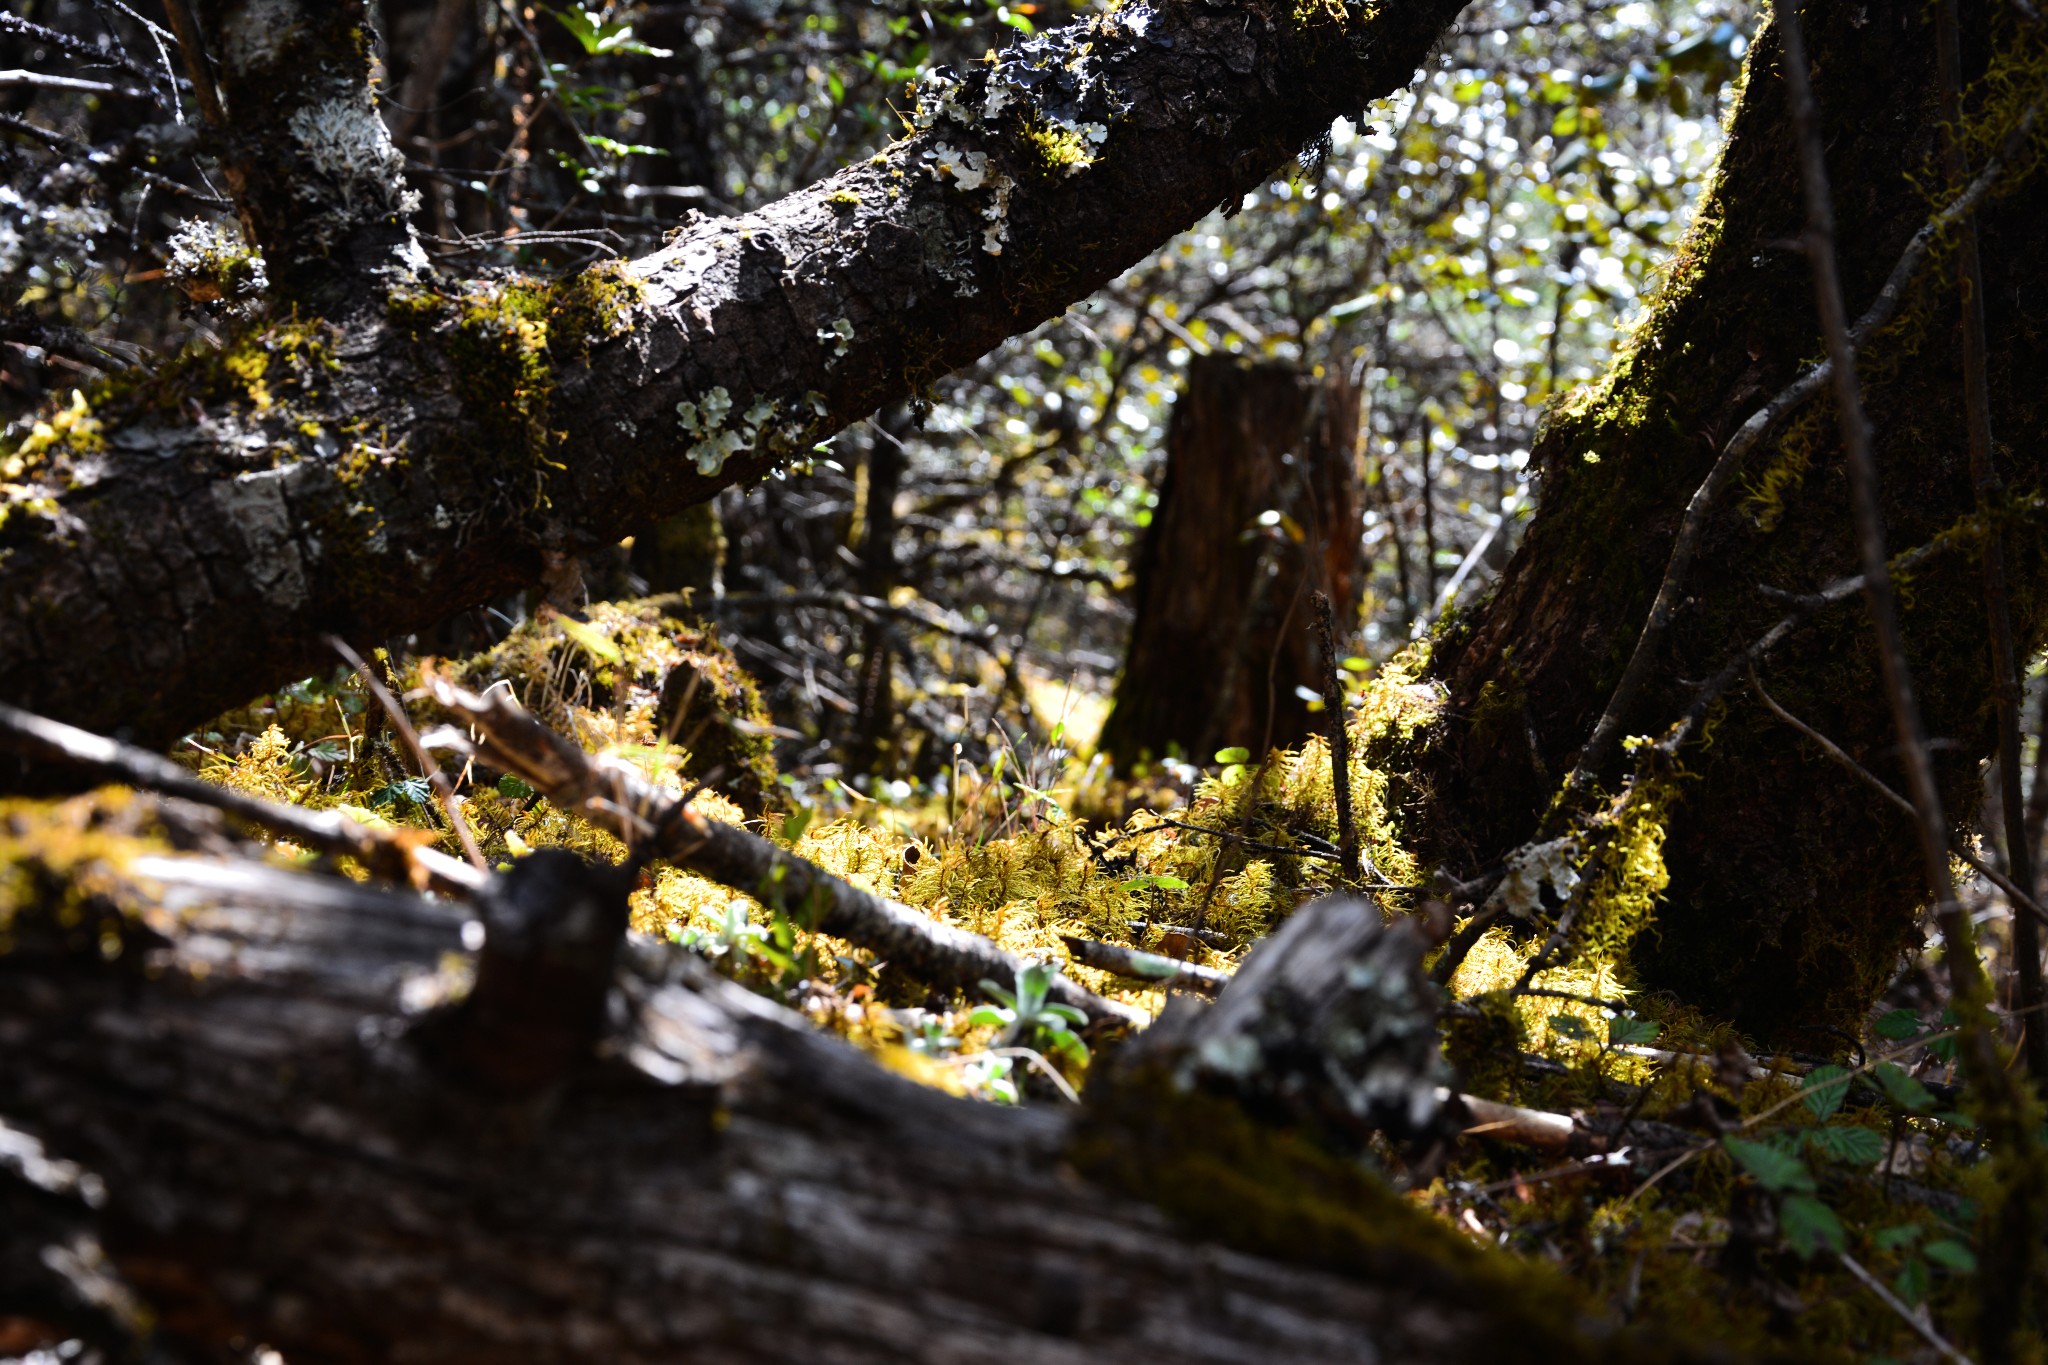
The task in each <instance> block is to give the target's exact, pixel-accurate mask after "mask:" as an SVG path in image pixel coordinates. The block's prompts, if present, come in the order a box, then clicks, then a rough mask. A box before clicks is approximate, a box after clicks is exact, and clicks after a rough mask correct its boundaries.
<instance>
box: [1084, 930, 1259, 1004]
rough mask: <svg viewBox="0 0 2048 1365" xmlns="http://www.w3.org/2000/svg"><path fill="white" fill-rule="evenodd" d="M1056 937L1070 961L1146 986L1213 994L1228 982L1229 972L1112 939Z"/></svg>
mask: <svg viewBox="0 0 2048 1365" xmlns="http://www.w3.org/2000/svg"><path fill="white" fill-rule="evenodd" d="M1060 941H1061V942H1062V943H1064V944H1066V945H1067V951H1068V952H1069V953H1071V954H1073V958H1074V961H1076V962H1078V963H1080V964H1081V965H1082V966H1084V967H1094V968H1096V969H1097V970H1098V971H1105V972H1109V973H1111V974H1112V975H1114V976H1121V977H1126V978H1128V979H1130V980H1132V981H1142V982H1144V983H1145V984H1146V985H1148V986H1163V987H1165V988H1166V989H1167V990H1176V989H1178V990H1189V991H1194V992H1195V993H1196V994H1198V995H1215V994H1217V993H1218V992H1220V991H1221V990H1222V989H1223V988H1224V986H1226V985H1228V984H1229V982H1230V973H1229V972H1222V971H1218V970H1216V968H1214V967H1203V966H1200V965H1198V964H1196V963H1193V962H1183V961H1181V960H1180V959H1179V958H1174V957H1166V956H1163V955H1162V954H1159V953H1147V952H1142V951H1140V950H1138V949H1136V948H1126V947H1124V946H1122V945H1121V944H1116V943H1099V942H1097V941H1095V940H1094V939H1086V938H1075V937H1073V936H1072V935H1069V934H1062V935H1060Z"/></svg>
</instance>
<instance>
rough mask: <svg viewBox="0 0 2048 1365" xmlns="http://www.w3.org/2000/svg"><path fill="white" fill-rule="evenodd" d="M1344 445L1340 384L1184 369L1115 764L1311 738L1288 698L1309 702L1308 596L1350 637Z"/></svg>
mask: <svg viewBox="0 0 2048 1365" xmlns="http://www.w3.org/2000/svg"><path fill="white" fill-rule="evenodd" d="M1357 436H1358V401H1357V395H1356V392H1355V391H1354V390H1353V389H1352V388H1351V386H1350V385H1349V384H1348V383H1347V382H1346V381H1345V380H1344V378H1343V377H1342V376H1341V375H1338V376H1333V377H1332V378H1330V379H1328V380H1326V381H1322V382H1317V381H1312V380H1310V379H1308V378H1306V377H1305V376H1304V375H1302V374H1301V372H1300V371H1299V370H1298V369H1296V368H1295V367H1293V366H1291V365H1285V364H1264V363H1262V364H1251V365H1247V364H1244V363H1243V362H1241V361H1239V360H1236V359H1235V358H1233V357H1229V356H1204V357H1200V358H1197V359H1196V360H1194V361H1193V362H1192V363H1191V364H1190V365H1189V367H1188V380H1187V391H1186V392H1185V393H1184V394H1182V396H1181V398H1180V401H1179V403H1178V404H1177V405H1176V407H1175V408H1174V413H1173V422H1172V425H1171V427H1170V428H1169V430H1168V433H1167V446H1166V476H1165V479H1164V480H1163V481H1162V483H1161V485H1160V490H1159V504H1158V506H1157V507H1156V508H1155V509H1154V511H1153V513H1152V524H1151V525H1150V526H1149V527H1148V528H1147V529H1146V532H1145V539H1144V542H1143V544H1142V545H1141V546H1140V548H1139V553H1138V564H1137V573H1136V579H1137V584H1136V593H1135V595H1136V598H1137V614H1136V619H1135V620H1134V621H1133V623H1132V626H1131V642H1130V647H1129V649H1128V650H1127V651H1126V654H1125V662H1124V672H1123V676H1122V678H1121V679H1119V681H1118V683H1117V689H1116V699H1115V706H1114V709H1113V710H1112V711H1111V712H1110V715H1109V719H1108V720H1107V722H1105V724H1104V726H1103V731H1102V741H1101V747H1102V750H1103V752H1105V753H1107V754H1109V755H1111V756H1112V757H1113V758H1115V759H1116V760H1117V762H1118V763H1119V764H1122V765H1124V766H1126V767H1128V766H1129V765H1130V764H1133V763H1136V762H1138V761H1140V760H1141V759H1142V758H1143V757H1145V756H1146V755H1150V756H1152V757H1161V756H1164V755H1165V754H1166V753H1167V751H1168V749H1169V748H1178V749H1180V750H1181V751H1182V752H1184V753H1189V754H1193V755H1195V756H1196V757H1197V759H1198V760H1206V759H1207V758H1208V756H1209V754H1210V753H1212V752H1214V751H1215V750H1216V749H1217V748H1218V747H1219V746H1223V745H1242V746H1247V747H1252V748H1255V749H1257V751H1258V752H1260V753H1263V752H1264V751H1265V746H1267V745H1273V744H1279V745H1289V744H1296V743H1299V742H1300V741H1301V740H1302V739H1304V738H1306V737H1307V736H1308V735H1309V734H1310V733H1311V731H1312V730H1313V729H1314V725H1313V718H1312V717H1311V715H1310V713H1309V710H1308V707H1307V704H1306V702H1305V701H1304V699H1303V697H1302V695H1301V694H1300V692H1299V691H1298V690H1297V689H1301V688H1307V689H1309V690H1310V692H1311V693H1313V694H1314V695H1321V692H1322V662H1321V655H1320V653H1319V651H1318V650H1317V649H1316V648H1315V647H1314V645H1313V642H1312V640H1311V638H1310V632H1309V629H1308V627H1309V625H1310V624H1311V614H1310V611H1309V599H1308V594H1309V593H1310V591H1311V590H1313V589H1316V588H1321V589H1322V590H1324V591H1325V592H1327V593H1329V595H1330V597H1331V598H1332V600H1333V601H1335V602H1336V603H1337V607H1338V619H1339V621H1340V622H1341V623H1343V624H1344V625H1345V626H1347V627H1348V625H1349V623H1350V621H1351V618H1352V616H1353V615H1354V614H1355V613H1356V609H1357V605H1358V597H1359V593H1360V591H1361V589H1362V582H1361V579H1360V575H1359V572H1358V560H1359V553H1360V536H1361V534H1362V531H1363V523H1362V520H1361V517H1362V506H1361V490H1360V488H1359V480H1358V471H1357V451H1356V445H1357ZM1275 514H1277V517H1278V520H1277V521H1276V522H1274V523H1273V524H1267V523H1266V522H1264V521H1262V520H1261V518H1262V517H1265V516H1271V515H1275Z"/></svg>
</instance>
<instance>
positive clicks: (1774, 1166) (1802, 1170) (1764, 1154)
mask: <svg viewBox="0 0 2048 1365" xmlns="http://www.w3.org/2000/svg"><path fill="white" fill-rule="evenodd" d="M1721 1145H1722V1146H1723V1147H1724V1148H1726V1149H1727V1151H1728V1155H1729V1156H1731V1157H1734V1158H1735V1164H1736V1165H1738V1166H1740V1167H1741V1168H1742V1169H1743V1170H1745V1171H1747V1172H1748V1173H1749V1174H1750V1176H1751V1177H1752V1178H1753V1179H1754V1180H1755V1181H1756V1183H1757V1184H1759V1185H1761V1186H1763V1187H1764V1188H1765V1189H1767V1190H1791V1191H1796V1192H1800V1193H1807V1192H1811V1191H1812V1189H1813V1172H1811V1171H1809V1170H1807V1169H1806V1163H1805V1162H1803V1161H1801V1160H1800V1159H1799V1158H1798V1157H1796V1156H1793V1155H1792V1154H1791V1153H1790V1152H1785V1151H1780V1150H1779V1149H1778V1148H1776V1147H1773V1146H1771V1145H1770V1144H1769V1143H1764V1142H1751V1141H1750V1140H1748V1139H1747V1138H1738V1137H1728V1138H1722V1139H1721Z"/></svg>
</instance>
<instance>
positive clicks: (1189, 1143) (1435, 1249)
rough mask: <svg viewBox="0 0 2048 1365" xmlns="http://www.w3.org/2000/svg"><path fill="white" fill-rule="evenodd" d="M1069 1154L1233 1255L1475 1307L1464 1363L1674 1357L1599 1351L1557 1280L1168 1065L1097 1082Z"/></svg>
mask: <svg viewBox="0 0 2048 1365" xmlns="http://www.w3.org/2000/svg"><path fill="white" fill-rule="evenodd" d="M1068 1156H1069V1159H1070V1160H1071V1161H1072V1162H1073V1165H1074V1167H1075V1168H1076V1169H1077V1170H1079V1171H1080V1172H1081V1173H1082V1174H1084V1175H1087V1176H1089V1177H1090V1178H1092V1179H1095V1180H1099V1181H1101V1182H1102V1183H1104V1184H1106V1185H1109V1186H1111V1187H1113V1188H1116V1189H1118V1190H1121V1191H1123V1192H1124V1193H1127V1194H1130V1195H1133V1196H1136V1197H1137V1198H1140V1199H1144V1200H1146V1201H1147V1202H1149V1203H1152V1204H1155V1205H1157V1206H1158V1207H1160V1208H1161V1209H1163V1210H1165V1211H1166V1212H1167V1213H1168V1214H1169V1215H1170V1216H1172V1217H1173V1218H1174V1219H1175V1220H1176V1221H1178V1222H1180V1223H1181V1224H1183V1225H1184V1226H1185V1227H1187V1228H1189V1229H1191V1230H1194V1231H1196V1232H1198V1233H1199V1234H1200V1235H1201V1236H1203V1237H1205V1238H1213V1239H1215V1240H1217V1241H1220V1242H1223V1243H1224V1244H1225V1245H1228V1246H1230V1247H1233V1248H1235V1249H1236V1250H1239V1251H1244V1252H1249V1253H1251V1254H1253V1255H1259V1256H1269V1257H1272V1258H1273V1259H1275V1260H1279V1261H1284V1262H1289V1263H1292V1264H1295V1265H1302V1266H1308V1267H1310V1268H1313V1269H1317V1270H1326V1271H1335V1272H1337V1273H1339V1274H1346V1275H1353V1276H1357V1277H1359V1278H1361V1279H1364V1280H1367V1281H1369V1282H1371V1283H1372V1284H1373V1285H1375V1286H1376V1287H1378V1288H1380V1289H1381V1290H1383V1291H1385V1292H1388V1293H1389V1294H1390V1295H1398V1294H1406V1295H1412V1296H1417V1297H1422V1298H1428V1299H1437V1300H1440V1301H1441V1302H1443V1303H1444V1304H1445V1305H1446V1307H1447V1308H1448V1307H1450V1306H1451V1305H1453V1304H1454V1303H1469V1302H1472V1301H1475V1300H1478V1301H1484V1302H1485V1303H1486V1305H1487V1312H1486V1313H1485V1315H1484V1323H1483V1325H1480V1326H1478V1328H1477V1330H1479V1331H1482V1332H1484V1333H1486V1337H1487V1339H1486V1340H1484V1341H1479V1342H1470V1343H1461V1344H1460V1349H1458V1350H1457V1351H1456V1352H1455V1354H1456V1356H1457V1358H1459V1359H1474V1360H1478V1359H1486V1360H1499V1361H1503V1362H1506V1361H1555V1360H1595V1359H1599V1360H1609V1361H1622V1360H1636V1359H1640V1360H1646V1361H1647V1360H1651V1359H1669V1358H1670V1357H1669V1356H1667V1355H1660V1354H1657V1353H1656V1352H1655V1351H1654V1350H1653V1349H1651V1344H1650V1343H1648V1342H1644V1343H1642V1344H1641V1345H1640V1346H1636V1345H1632V1344H1631V1343H1629V1342H1627V1341H1626V1340H1621V1339H1614V1338H1609V1339H1608V1340H1605V1341H1602V1342H1599V1343H1597V1344H1596V1343H1595V1341H1594V1340H1593V1339H1592V1337H1591V1334H1590V1333H1589V1332H1588V1331H1587V1330H1586V1328H1585V1327H1583V1326H1582V1325H1581V1324H1582V1322H1584V1321H1586V1320H1588V1319H1590V1317H1591V1315H1590V1314H1589V1313H1588V1312H1587V1306H1586V1305H1585V1304H1584V1303H1583V1302H1582V1301H1581V1299H1580V1297H1579V1295H1578V1293H1577V1292H1576V1291H1575V1290H1574V1289H1573V1287H1572V1286H1571V1285H1570V1283H1568V1282H1567V1281H1566V1280H1564V1278H1563V1277H1562V1276H1559V1275H1557V1274H1555V1273H1554V1272H1552V1271H1550V1270H1549V1269H1548V1268H1547V1267H1544V1266H1542V1265H1540V1264H1537V1263H1534V1262H1530V1261H1523V1260H1518V1259H1514V1258H1510V1257H1508V1256H1504V1255H1500V1254H1497V1253H1494V1252H1491V1251H1489V1250H1486V1249H1482V1248H1481V1247H1478V1246H1475V1245H1474V1244H1473V1243H1472V1242H1470V1241H1469V1240H1467V1239H1466V1238H1465V1237H1463V1236H1462V1235H1460V1234H1459V1233H1458V1232H1457V1231H1455V1230H1454V1229H1453V1228H1452V1227H1451V1226H1450V1225H1449V1224H1448V1223H1445V1222H1440V1221H1438V1220H1436V1219H1434V1218H1431V1217H1429V1216H1428V1215H1427V1214H1426V1213H1425V1212H1423V1211H1422V1210H1420V1209H1418V1208H1416V1207H1415V1206H1414V1205H1412V1204H1411V1203H1410V1202H1409V1201H1408V1199H1407V1198H1406V1197H1405V1196H1403V1195H1402V1194H1400V1193H1399V1192H1397V1191H1396V1190H1394V1189H1393V1188H1392V1187H1391V1186H1390V1185H1388V1184H1387V1183H1386V1182H1385V1181H1383V1180H1381V1179H1380V1178H1378V1177H1377V1176H1375V1175H1374V1174H1373V1173H1372V1172H1371V1171H1369V1170H1367V1169H1366V1168H1365V1167H1363V1166H1361V1165H1360V1164H1359V1163H1357V1162H1356V1161H1352V1160H1348V1159H1345V1158H1341V1157H1338V1156H1334V1155H1332V1154H1330V1153H1328V1152H1326V1151H1324V1150H1322V1149H1321V1148H1318V1147H1316V1146H1315V1145H1313V1144H1312V1143H1310V1142H1309V1141H1308V1140H1307V1139H1306V1138H1304V1137H1303V1136H1301V1135H1300V1134H1298V1133H1295V1132H1292V1131H1289V1130H1286V1129H1281V1128H1273V1127H1267V1126H1264V1125H1261V1124H1259V1123H1256V1122H1254V1121H1253V1120H1252V1119H1251V1118H1249V1117H1248V1116H1247V1115H1246V1114H1245V1113H1244V1111H1243V1110H1242V1109H1241V1108H1239V1107H1238V1105H1237V1104H1236V1103H1235V1102H1234V1101H1232V1100H1230V1099H1228V1098H1225V1097H1223V1096H1219V1095H1214V1094H1211V1093H1208V1092H1206V1091H1204V1090H1202V1089H1199V1088H1196V1089H1191V1090H1182V1089H1179V1088H1178V1087H1177V1086H1176V1085H1175V1084H1174V1082H1173V1080H1172V1078H1171V1076H1170V1074H1169V1072H1168V1068H1166V1067H1163V1066H1157V1065H1152V1066H1146V1067H1143V1068H1140V1069H1137V1070H1135V1071H1118V1072H1113V1073H1112V1074H1111V1075H1109V1076H1106V1077H1099V1078H1098V1079H1097V1081H1096V1085H1095V1087H1094V1088H1093V1089H1092V1090H1091V1092H1090V1095H1089V1104H1088V1107H1087V1109H1086V1110H1085V1111H1084V1116H1083V1120H1082V1123H1081V1125H1080V1127H1079V1129H1078V1130H1077V1132H1076V1135H1075V1138H1074V1141H1073V1143H1072V1145H1071V1146H1070V1147H1069V1149H1068ZM1466 1316H1467V1315H1465V1314H1459V1318H1460V1320H1461V1321H1462V1320H1465V1319H1466ZM1447 1354H1449V1353H1447Z"/></svg>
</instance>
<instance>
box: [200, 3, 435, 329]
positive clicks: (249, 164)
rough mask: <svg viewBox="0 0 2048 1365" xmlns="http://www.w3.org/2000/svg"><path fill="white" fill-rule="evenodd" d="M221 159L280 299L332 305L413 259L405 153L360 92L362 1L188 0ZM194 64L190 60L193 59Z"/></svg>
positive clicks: (366, 93) (364, 74) (422, 260)
mask: <svg viewBox="0 0 2048 1365" xmlns="http://www.w3.org/2000/svg"><path fill="white" fill-rule="evenodd" d="M196 11H197V13H198V15H199V18H200V22H201V24H202V26H203V27H204V29H205V35H204V36H205V40H206V44H207V51H208V53H209V54H210V55H211V56H212V57H213V59H214V61H213V66H214V70H215V72H216V74H217V77H218V79H219V82H220V94H221V99H222V102H223V104H224V105H225V106H226V110H225V112H226V115H227V120H228V121H227V124H226V126H225V127H224V128H222V129H220V130H218V133H219V135H220V136H221V138H222V140H223V142H224V144H225V145H224V147H223V149H222V157H221V165H222V169H223V170H224V171H225V172H226V176H227V181H228V186H229V188H230V190H231V191H232V192H233V193H234V196H235V207H236V208H237V209H238V210H239V211H240V213H241V217H242V225H243V229H244V230H245V231H246V232H247V234H248V237H249V240H250V241H251V242H253V243H255V244H256V245H257V246H259V247H260V248H261V249H262V251H263V256H264V262H265V265H266V268H267V270H268V273H269V276H270V282H271V286H272V290H273V296H274V298H275V299H276V300H277V301H278V303H279V305H280V306H281V307H285V306H289V305H292V304H297V305H300V306H301V307H304V308H306V309H309V310H315V311H317V310H326V309H344V308H346V307H348V305H349V304H350V303H351V302H352V301H356V300H360V299H361V298H362V297H363V296H364V295H366V294H367V292H368V291H369V290H370V289H371V288H373V287H374V286H375V285H376V284H377V283H378V282H379V281H380V280H388V279H390V278H392V277H395V276H399V275H403V274H410V273H412V272H414V271H416V270H419V269H421V268H423V267H425V265H426V264H427V258H426V256H425V254H424V253H423V252H421V250H420V248H419V244H418V243H417V242H416V241H414V240H413V235H412V229H411V227H410V226H409V225H408V224H407V222H406V218H405V215H406V214H407V213H408V212H409V211H410V207H411V202H412V198H411V196H409V195H408V194H407V192H406V188H405V158H404V157H402V156H400V155H399V153H398V149H397V148H395V147H393V146H392V145H391V138H390V135H389V133H388V132H387V131H386V130H385V127H384V123H383V120H381V119H380V118H378V116H377V110H376V106H375V104H374V102H373V101H372V100H371V98H370V86H369V73H370V48H369V27H368V25H369V18H368V15H367V14H366V13H365V6H364V4H363V2H362V0H199V3H198V4H197V6H196ZM202 60H203V59H202Z"/></svg>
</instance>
